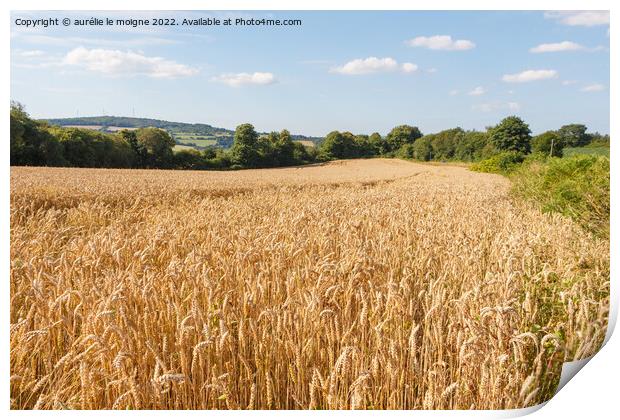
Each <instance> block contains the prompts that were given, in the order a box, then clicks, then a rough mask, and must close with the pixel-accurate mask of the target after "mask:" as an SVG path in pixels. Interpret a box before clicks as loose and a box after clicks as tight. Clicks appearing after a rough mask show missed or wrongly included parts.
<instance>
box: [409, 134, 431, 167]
mask: <svg viewBox="0 0 620 420" xmlns="http://www.w3.org/2000/svg"><path fill="white" fill-rule="evenodd" d="M433 137H434V134H428V135H426V136H422V137H420V138H419V139H418V140H416V142H415V143H413V158H414V159H417V160H422V161H429V160H431V159H433V145H432V141H433Z"/></svg>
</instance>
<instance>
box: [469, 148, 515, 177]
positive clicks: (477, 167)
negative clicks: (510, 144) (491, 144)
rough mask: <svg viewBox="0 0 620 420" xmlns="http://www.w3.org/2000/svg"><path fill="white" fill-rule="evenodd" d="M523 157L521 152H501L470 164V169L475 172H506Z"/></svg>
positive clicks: (513, 167)
mask: <svg viewBox="0 0 620 420" xmlns="http://www.w3.org/2000/svg"><path fill="white" fill-rule="evenodd" d="M524 159H525V157H524V155H523V153H521V152H516V151H508V152H502V153H498V154H496V155H494V156H491V157H490V158H488V159H485V160H482V161H480V162H478V163H476V164H474V165H472V166H471V170H472V171H477V172H490V173H496V174H507V173H509V172H511V171H512V170H513V169H515V168H516V167H517V166H518V165H519V164H520V163H521V162H523V160H524Z"/></svg>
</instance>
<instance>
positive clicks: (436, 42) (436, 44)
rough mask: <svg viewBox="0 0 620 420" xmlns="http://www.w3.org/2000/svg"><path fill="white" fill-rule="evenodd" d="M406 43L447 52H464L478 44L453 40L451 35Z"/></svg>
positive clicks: (417, 39) (411, 40)
mask: <svg viewBox="0 0 620 420" xmlns="http://www.w3.org/2000/svg"><path fill="white" fill-rule="evenodd" d="M405 43H406V44H407V45H409V46H410V47H422V48H428V49H429V50H445V51H464V50H471V49H472V48H475V47H476V44H474V43H473V42H471V41H470V40H468V39H452V37H451V36H450V35H433V36H418V37H415V38H413V39H410V40H407V41H405Z"/></svg>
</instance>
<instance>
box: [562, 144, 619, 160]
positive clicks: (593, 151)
mask: <svg viewBox="0 0 620 420" xmlns="http://www.w3.org/2000/svg"><path fill="white" fill-rule="evenodd" d="M575 155H594V156H606V157H609V147H605V146H600V147H567V148H565V149H564V156H565V157H569V156H575Z"/></svg>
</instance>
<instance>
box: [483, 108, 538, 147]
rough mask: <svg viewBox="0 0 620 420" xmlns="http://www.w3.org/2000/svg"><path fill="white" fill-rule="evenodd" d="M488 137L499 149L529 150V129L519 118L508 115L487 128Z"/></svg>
mask: <svg viewBox="0 0 620 420" xmlns="http://www.w3.org/2000/svg"><path fill="white" fill-rule="evenodd" d="M489 138H490V140H491V142H492V143H493V144H494V146H495V147H496V148H497V149H498V150H500V151H504V150H514V151H517V152H521V153H529V152H530V140H531V138H532V137H531V131H530V127H529V125H527V124H526V123H525V122H524V121H523V120H522V119H521V118H519V117H516V116H514V115H513V116H510V117H506V118H504V119H503V120H502V121H501V122H500V123H499V124H498V125H496V126H495V127H492V128H490V129H489Z"/></svg>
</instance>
